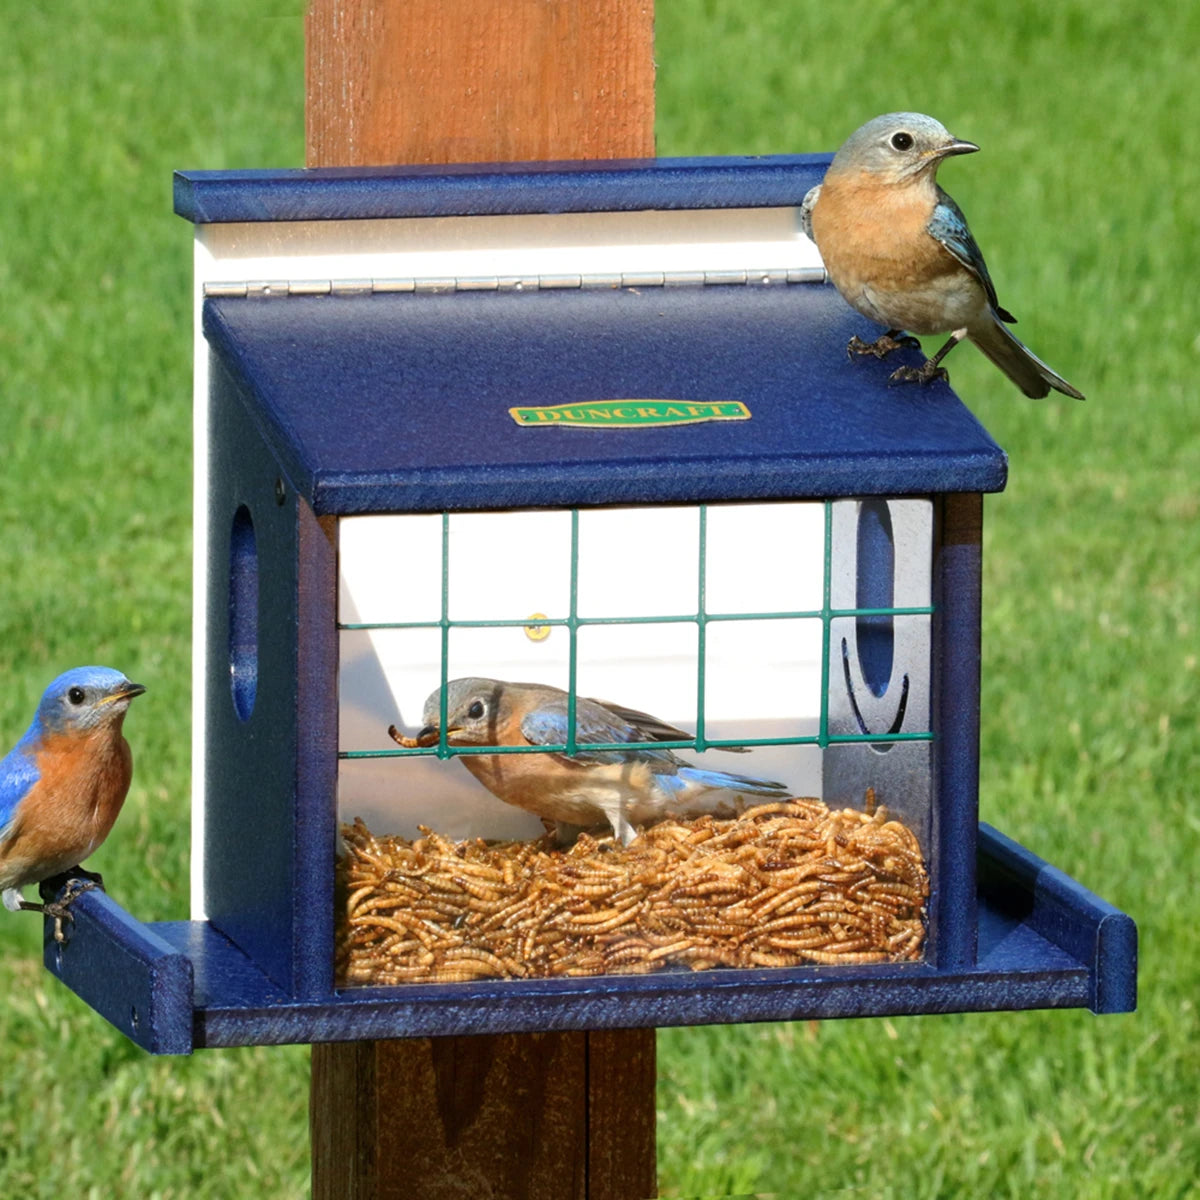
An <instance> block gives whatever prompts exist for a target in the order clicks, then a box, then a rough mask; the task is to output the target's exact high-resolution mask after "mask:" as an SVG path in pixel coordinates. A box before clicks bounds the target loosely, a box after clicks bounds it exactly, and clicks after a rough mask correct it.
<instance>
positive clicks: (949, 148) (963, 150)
mask: <svg viewBox="0 0 1200 1200" xmlns="http://www.w3.org/2000/svg"><path fill="white" fill-rule="evenodd" d="M978 149H979V147H978V146H977V145H975V143H974V142H960V141H959V140H958V139H957V138H955V139H954V141H952V142H950V143H949V144H948V145H945V146H942V147H941V148H940V149H937V150H931V151H930V154H931V155H932V156H933V157H934V158H950V157H951V156H953V155H955V154H974V153H975V151H976V150H978Z"/></svg>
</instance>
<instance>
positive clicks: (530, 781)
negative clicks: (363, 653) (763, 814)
mask: <svg viewBox="0 0 1200 1200" xmlns="http://www.w3.org/2000/svg"><path fill="white" fill-rule="evenodd" d="M446 688H447V692H446V730H445V732H446V742H447V744H448V745H451V746H563V745H566V742H567V712H568V708H567V699H568V698H567V693H566V692H564V691H562V690H561V689H559V688H556V687H550V686H548V685H546V684H541V683H504V682H501V681H500V680H497V679H475V678H467V679H453V680H451V681H450V682H449V683H448V684H447V685H446ZM441 701H442V695H441V688H438V689H437V690H436V691H435V692H434V693H433V694H432V695H431V696H430V697H429V699H428V700H426V701H425V711H424V714H423V718H422V719H423V721H424V723H425V728H424V729H422V730H421V732H420V733H419V734H418V735H417V737H416V738H415V739H402V738H401V736H400V735H399V733H398V732H397V731H396V728H395V726H392V728H391V729H390V730H389V731H388V732H389V733H391V735H392V737H393V738H395V739H396V740H397V741H399V742H401V743H402V744H408V745H430V744H432V743H433V742H435V741H437V739H438V736H439V724H440V720H441ZM690 738H691V735H690V734H688V733H685V732H684V731H683V730H681V729H676V728H674V727H673V726H671V725H668V724H666V723H665V722H663V721H660V720H658V719H657V718H656V717H652V716H650V715H649V714H648V713H644V712H638V711H637V710H636V709H632V708H622V707H621V706H620V705H617V704H610V703H608V702H607V701H605V702H601V701H599V700H587V699H585V698H584V697H582V696H580V697H578V698H577V699H576V701H575V740H576V743H577V745H578V746H579V747H580V749H579V750H577V752H576V753H575V754H574V755H573V756H567V755H566V754H563V753H558V754H555V753H546V754H495V755H490V754H464V755H460V756H459V761H460V762H461V763H462V764H463V766H464V767H466V768H467V770H468V771H470V772H471V774H472V775H474V776H475V778H476V779H478V780H479V782H480V783H482V784H483V786H484V787H486V788H487V789H488V791H490V792H491V793H492V794H493V795H495V796H497V797H499V798H500V799H501V800H503V801H504V802H505V803H506V804H512V805H515V806H516V807H517V808H523V809H526V810H527V811H529V812H532V813H534V814H536V815H537V816H539V817H543V818H546V819H549V820H552V821H555V822H557V823H558V825H559V827H560V829H559V832H560V834H562V833H563V832H565V830H564V829H563V828H562V827H563V826H568V827H569V826H582V827H587V826H590V825H595V824H598V823H600V822H602V821H607V822H608V823H609V824H610V825H611V826H612V830H613V833H614V834H616V835H617V837H619V838H620V839H621V841H622V842H623V843H624V844H625V845H628V844H629V843H630V842H631V841H632V840H633V839H634V837H636V836H637V834H636V830H635V829H634V826H635V825H644V824H648V823H650V822H652V821H655V820H657V819H659V818H661V817H667V816H689V815H692V816H694V815H698V814H699V813H702V812H716V811H721V810H722V809H728V810H729V811H730V812H731V813H732V812H733V811H734V807H735V804H734V799H733V797H732V796H731V795H730V793H735V794H736V793H743V794H747V795H752V796H770V797H773V798H775V799H783V798H785V797H787V796H790V795H791V792H790V791H789V789H788V787H787V785H786V784H782V783H773V782H771V781H769V780H765V779H753V778H751V777H749V776H746V775H730V774H726V773H725V772H722V771H709V770H705V769H702V768H700V767H694V766H690V765H689V764H688V763H686V762H684V760H683V759H681V758H679V757H678V756H677V755H675V754H673V753H672V752H671V751H670V750H669V749H661V750H656V749H651V748H649V747H642V748H640V749H639V748H632V749H629V750H594V751H590V752H589V751H588V750H587V749H585V747H586V746H588V745H589V744H591V745H597V744H605V743H624V742H673V741H687V740H690ZM730 749H735V750H737V751H739V752H741V751H742V747H740V746H739V747H730Z"/></svg>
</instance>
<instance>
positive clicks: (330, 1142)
mask: <svg viewBox="0 0 1200 1200" xmlns="http://www.w3.org/2000/svg"><path fill="white" fill-rule="evenodd" d="M306 33H307V46H308V53H307V104H306V129H307V159H308V165H309V166H358V165H367V164H374V165H382V164H389V163H442V162H489V161H491V162H517V161H527V160H544V159H573V158H636V157H649V156H652V155H653V154H654V6H653V0H311V3H310V7H309V11H308V17H307V22H306ZM654 1049H655V1047H654V1030H652V1029H639V1030H618V1031H609V1032H596V1033H547V1034H520V1035H508V1036H483V1037H453V1038H437V1039H428V1038H425V1039H414V1040H412V1041H388V1042H358V1043H336V1044H331V1045H316V1046H313V1048H312V1092H311V1101H310V1105H311V1107H310V1124H311V1131H312V1180H313V1189H312V1194H313V1197H314V1200H367V1198H368V1197H369V1198H372V1200H376V1198H379V1200H382V1198H385V1197H396V1198H397V1200H451V1198H459V1197H462V1198H464V1200H466V1198H470V1200H480V1198H482V1197H493V1198H495V1200H505V1198H507V1197H520V1198H521V1200H642V1198H643V1197H651V1196H654V1195H655V1194H656V1192H657V1185H656V1179H655V1128H654V1083H655V1057H654Z"/></svg>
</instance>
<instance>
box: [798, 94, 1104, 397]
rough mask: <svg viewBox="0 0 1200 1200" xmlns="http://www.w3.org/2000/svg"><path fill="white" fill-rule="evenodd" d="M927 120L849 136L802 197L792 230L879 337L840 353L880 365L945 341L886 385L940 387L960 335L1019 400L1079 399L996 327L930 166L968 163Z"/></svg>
mask: <svg viewBox="0 0 1200 1200" xmlns="http://www.w3.org/2000/svg"><path fill="white" fill-rule="evenodd" d="M978 149H979V147H978V146H976V145H975V143H974V142H964V141H960V140H959V139H958V138H956V137H952V136H951V135H950V134H949V133H947V132H946V130H945V128H944V127H943V126H942V125H941V124H939V123H938V122H937V121H935V120H934V119H933V118H932V117H925V116H922V115H921V114H920V113H887V114H885V115H884V116H882V117H876V118H875V119H874V120H873V121H868V122H867V123H866V124H865V125H864V126H863V127H862V128H861V129H859V130H857V131H856V132H854V133H852V134H851V135H850V137H849V138H848V139H847V140H846V143H845V145H843V146H842V148H841V149H840V150H839V151H838V152H837V154H836V155H835V156H834V159H833V162H832V163H831V164H830V166H829V170H828V171H827V172H826V174H825V179H824V181H823V182H822V183H820V184H818V185H817V186H816V187H815V188H813V189H812V190H811V191H810V192H809V193H808V195H807V196H805V198H804V203H803V205H802V208H801V221H802V223H803V225H804V229H805V232H806V233H807V234H808V235H809V237H811V238H812V239H813V241H815V242H816V244H817V249H818V250H819V251H820V252H821V258H822V259H823V261H824V263H825V269H826V270H827V271H828V272H829V277H830V279H832V280H833V283H834V286H835V287H836V288H837V290H838V291H839V292H841V294H842V296H843V297H844V298H845V299H846V302H847V303H848V304H849V305H850V306H851V307H852V308H856V309H857V310H858V311H859V312H860V313H862V314H863V316H865V317H870V319H871V320H872V321H878V322H879V324H880V325H883V326H884V327H885V328H886V329H887V332H886V333H885V334H884V335H883V336H882V337H880V338H878V339H877V340H876V341H874V342H869V343H868V342H864V341H863V340H862V339H861V338H859V337H857V336H855V337H853V338H851V340H850V344H849V345H848V346H847V351H848V352H849V353H851V354H873V355H874V356H875V357H876V358H882V357H883V356H884V355H885V354H888V353H890V352H891V351H892V350H895V349H897V348H898V347H899V346H902V345H906V344H907V345H916V344H917V343H916V339H915V338H900V337H898V335H899V334H900V333H901V332H902V331H904V330H907V331H908V332H910V333H921V334H927V333H945V332H947V331H950V340H949V341H948V342H947V343H946V344H945V345H944V346H943V347H942V348H941V349H940V350H939V351H938V352H937V353H936V354H935V355H934V356H933V357H932V358H931V359H929V360H927V361H926V363H925V365H924V366H922V367H919V368H917V367H900V368H899V369H898V370H896V371H894V372H893V373H892V375H891V379H892V380H893V381H895V382H901V381H906V380H918V381H920V382H921V383H928V382H929V381H930V380H931V379H945V378H947V375H946V371H945V369H944V368H943V367H941V366H940V365H939V364H940V363H941V361H942V359H943V358H945V357H946V355H947V354H948V353H949V352H950V351H951V350H952V349H953V348H954V347H955V346H956V345H957V344H958V343H959V342H960V341H961V340H962V339H963V338H964V337H965V338H968V339H969V340H970V341H972V342H974V343H975V345H977V346H978V347H979V349H980V350H982V351H983V353H984V354H986V355H987V356H988V358H990V359H991V360H992V362H994V363H995V364H996V366H998V367H999V368H1000V370H1002V371H1003V372H1004V373H1005V375H1007V376H1008V377H1009V379H1011V380H1012V381H1013V383H1015V384H1016V385H1017V387H1019V388H1020V389H1021V391H1023V392H1024V393H1025V395H1027V396H1034V397H1037V396H1044V395H1046V393H1047V392H1049V390H1050V389H1051V388H1054V389H1056V390H1057V391H1060V392H1064V393H1065V394H1066V395H1068V396H1074V397H1075V398H1076V399H1077V400H1082V399H1083V395H1082V394H1081V393H1080V392H1078V391H1076V390H1075V388H1073V387H1072V386H1071V385H1070V384H1069V383H1068V382H1067V381H1066V380H1065V379H1063V378H1062V377H1061V376H1059V375H1056V374H1055V373H1054V372H1053V371H1052V370H1051V369H1050V368H1049V367H1048V366H1047V365H1046V364H1045V363H1044V362H1042V360H1041V359H1040V358H1038V357H1037V356H1036V355H1035V354H1033V353H1032V351H1030V350H1029V349H1028V348H1027V347H1025V346H1024V345H1022V344H1021V343H1020V342H1019V341H1018V340H1017V339H1016V338H1015V337H1013V335H1012V334H1011V333H1010V332H1009V331H1008V330H1007V329H1006V328H1005V326H1004V322H1008V323H1009V324H1010V325H1011V324H1013V323H1014V322H1015V321H1016V317H1014V316H1013V315H1012V314H1011V313H1009V312H1007V311H1005V310H1004V309H1003V308H1001V307H1000V303H999V301H998V300H997V299H996V289H995V287H993V285H992V279H991V276H990V275H989V274H988V269H987V265H986V264H985V263H984V261H983V255H982V254H981V253H980V252H979V247H978V246H977V245H976V244H975V239H974V238H973V237H972V236H971V231H970V230H969V229H968V228H967V221H966V218H965V217H964V216H963V214H962V212H961V210H960V209H959V207H958V205H957V204H955V203H954V201H953V200H951V199H950V197H949V196H948V195H946V193H945V192H943V191H942V189H941V188H940V187H938V185H937V180H936V175H937V169H938V166H939V164H940V163H941V161H942V159H944V158H947V157H949V156H950V155H954V154H973V153H974V152H975V151H976V150H978Z"/></svg>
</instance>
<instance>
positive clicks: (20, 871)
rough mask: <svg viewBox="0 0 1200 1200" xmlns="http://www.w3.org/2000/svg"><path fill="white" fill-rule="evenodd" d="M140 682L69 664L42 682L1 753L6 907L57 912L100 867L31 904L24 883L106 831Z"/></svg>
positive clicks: (127, 768) (68, 867)
mask: <svg viewBox="0 0 1200 1200" xmlns="http://www.w3.org/2000/svg"><path fill="white" fill-rule="evenodd" d="M145 690H146V689H145V688H144V687H142V685H141V684H140V683H131V682H130V681H129V680H128V679H126V678H125V676H124V675H122V674H121V672H120V671H114V670H112V669H111V668H109V667H76V668H75V669H74V670H73V671H67V672H66V673H65V674H63V675H60V676H59V677H58V678H57V679H56V680H54V682H53V683H52V684H50V686H49V687H48V688H47V689H46V691H45V693H44V694H43V696H42V700H41V703H40V704H39V705H38V709H37V712H36V713H34V716H33V724H32V725H30V726H29V728H28V730H26V732H25V735H24V737H22V738H21V740H20V741H19V742H18V743H17V744H16V745H15V746H14V747H13V748H12V750H10V751H9V752H8V754H7V755H6V756H5V757H4V759H3V760H2V761H0V898H2V899H3V901H4V907H5V908H7V909H9V910H10V911H11V912H16V911H17V910H18V909H30V910H32V911H34V912H44V913H47V914H49V915H50V916H53V917H54V918H55V919H56V927H55V936H56V937H58V938H59V940H60V941H61V940H62V925H61V922H62V919H63V917H66V916H69V913H68V912H67V908H68V906H69V905H70V903H71V901H73V900H74V899H75V896H76V895H78V894H79V892H80V891H84V890H86V889H87V888H88V887H95V886H97V885H98V884H99V882H100V877H99V876H98V875H96V876H93V875H91V874H90V873H87V872H83V873H82V874H83V876H84V879H85V882H84V884H83V885H82V886H79V885H78V884H76V886H75V888H74V889H73V890H72V891H70V893H69V894H68V896H67V897H66V899H65V900H63V901H62V902H56V903H51V904H45V905H43V904H33V903H31V902H29V901H27V900H25V899H23V898H22V896H21V889H22V888H23V887H25V885H26V884H30V883H39V882H41V881H42V880H44V879H49V878H51V877H52V876H55V875H61V874H63V873H64V872H68V871H71V872H74V871H75V870H76V868H78V866H79V864H80V863H81V862H83V860H84V859H85V858H87V856H88V855H89V854H91V853H92V851H93V850H95V849H96V847H97V846H99V845H100V843H101V842H102V841H104V839H105V838H106V837H107V836H108V831H109V830H110V829H111V828H112V826H113V822H114V821H115V820H116V819H117V814H118V813H119V812H120V811H121V805H122V804H123V803H124V802H125V793H126V792H127V791H128V790H129V780H130V777H131V776H132V774H133V757H132V755H131V754H130V751H129V743H128V742H127V741H126V740H125V738H124V736H123V735H122V733H121V726H122V724H123V723H124V721H125V711H126V709H128V708H129V704H130V702H131V701H132V700H133V698H134V697H135V696H140V695H141V694H142V693H143V692H144V691H145Z"/></svg>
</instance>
